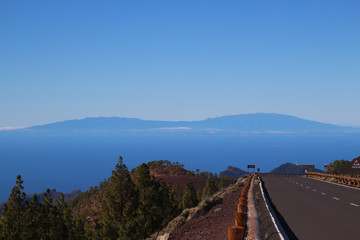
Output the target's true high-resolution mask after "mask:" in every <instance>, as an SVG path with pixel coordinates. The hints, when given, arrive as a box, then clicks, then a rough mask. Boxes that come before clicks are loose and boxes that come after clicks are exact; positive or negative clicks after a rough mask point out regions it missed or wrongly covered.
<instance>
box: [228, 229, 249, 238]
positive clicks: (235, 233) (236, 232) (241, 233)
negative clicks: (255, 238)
mask: <svg viewBox="0 0 360 240" xmlns="http://www.w3.org/2000/svg"><path fill="white" fill-rule="evenodd" d="M244 237H245V229H244V228H243V227H235V226H232V227H228V240H243V239H244Z"/></svg>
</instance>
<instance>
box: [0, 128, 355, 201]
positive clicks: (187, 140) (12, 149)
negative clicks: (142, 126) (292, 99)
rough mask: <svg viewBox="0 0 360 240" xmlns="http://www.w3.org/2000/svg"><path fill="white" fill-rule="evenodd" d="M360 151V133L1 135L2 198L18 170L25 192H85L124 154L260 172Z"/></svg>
mask: <svg viewBox="0 0 360 240" xmlns="http://www.w3.org/2000/svg"><path fill="white" fill-rule="evenodd" d="M359 155H360V135H359V134H339V135H277V134H267V135H262V134H258V135H257V134H252V135H236V136H235V135H234V136H221V135H211V134H209V135H202V136H196V135H191V136H188V135H168V136H167V135H161V136H103V135H100V136H96V135H94V136H91V135H90V136H73V135H72V136H51V135H43V136H33V135H31V134H30V135H24V136H21V135H15V136H11V135H0V183H1V184H0V202H5V201H7V199H8V197H9V194H10V192H11V189H12V188H13V187H14V186H15V182H16V176H17V175H18V174H21V176H22V179H23V181H24V184H23V185H24V187H25V188H24V191H25V192H26V193H27V194H33V193H40V192H44V191H45V190H46V189H47V188H50V189H56V191H59V192H65V193H68V192H71V191H73V190H76V189H80V190H81V191H86V190H87V189H88V188H89V187H91V186H98V185H99V183H100V182H101V181H104V180H105V179H108V178H109V177H110V176H111V172H112V170H113V169H114V168H115V165H116V163H117V162H118V158H119V156H122V157H123V159H124V163H125V164H126V165H127V167H128V168H129V170H131V169H132V168H134V167H136V166H138V165H139V164H141V163H144V162H145V163H146V162H149V161H153V160H169V161H172V162H179V163H181V164H184V167H185V168H186V169H189V170H196V169H199V170H200V171H210V172H214V173H217V174H219V173H220V172H221V171H223V170H225V169H226V168H227V166H235V167H238V168H240V169H242V170H247V165H255V166H256V170H257V168H259V169H260V171H261V172H267V171H271V170H272V169H274V168H276V167H278V166H280V165H281V164H284V163H288V162H290V163H294V164H314V165H315V167H316V168H319V169H323V166H324V164H328V163H330V162H332V161H334V160H341V159H346V160H352V159H353V158H355V157H358V156H359Z"/></svg>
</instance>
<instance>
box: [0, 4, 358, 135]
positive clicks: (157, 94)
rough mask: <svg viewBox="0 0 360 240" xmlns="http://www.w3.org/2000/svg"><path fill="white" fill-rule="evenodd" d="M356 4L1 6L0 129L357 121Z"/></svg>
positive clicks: (352, 123) (342, 122) (348, 123)
mask: <svg viewBox="0 0 360 240" xmlns="http://www.w3.org/2000/svg"><path fill="white" fill-rule="evenodd" d="M359 12H360V1H350V0H349V1H331V0H324V1H320V0H319V1H317V0H315V1H314V0H311V1H304V0H301V1H280V0H274V1H265V0H264V1H260V0H259V1H250V0H249V1H209V0H207V1H194V0H192V1H184V0H182V1H168V0H167V1H158V0H156V1H155V0H154V1H136V0H132V1H110V0H107V1H92V0H83V1H81V0H77V1H73V0H71V1H70V0H69V1H66V0H62V1H48V0H44V1H39V0H35V1H28V0H26V1H25V0H24V1H21V0H16V1H13V0H2V1H1V2H0V128H4V127H8V126H30V125H37V124H44V123H49V122H55V121H60V120H67V119H77V118H85V117H90V116H120V117H139V118H142V119H156V120H199V119H205V118H207V117H215V116H221V115H229V114H239V113H253V112H275V113H282V114H290V115H295V116H299V117H302V118H306V119H311V120H317V121H323V122H329V123H336V124H342V125H358V126H360V111H359V106H360V96H359V90H360V30H359V26H360V14H359Z"/></svg>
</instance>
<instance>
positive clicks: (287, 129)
mask: <svg viewBox="0 0 360 240" xmlns="http://www.w3.org/2000/svg"><path fill="white" fill-rule="evenodd" d="M17 131H31V132H73V133H75V132H92V133H118V132H121V133H130V134H135V133H136V134H139V133H143V132H147V133H149V132H150V133H162V134H163V133H168V132H172V133H174V132H176V133H180V132H181V133H182V134H184V133H186V134H187V133H196V134H199V133H201V134H203V133H205V134H299V133H300V134H302V133H304V134H309V133H310V134H312V133H345V132H360V129H359V128H353V127H343V126H338V125H334V124H328V123H321V122H316V121H311V120H305V119H302V118H298V117H294V116H290V115H283V114H276V113H251V114H238V115H228V116H220V117H215V118H208V119H205V120H200V121H159V120H142V119H139V118H124V117H89V118H84V119H80V120H67V121H62V122H55V123H50V124H45V125H40V126H34V127H30V128H26V129H21V130H17Z"/></svg>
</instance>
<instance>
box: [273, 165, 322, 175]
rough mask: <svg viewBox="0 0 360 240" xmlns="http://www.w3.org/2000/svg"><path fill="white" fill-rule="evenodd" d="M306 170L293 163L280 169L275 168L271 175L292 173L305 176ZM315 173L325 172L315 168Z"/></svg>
mask: <svg viewBox="0 0 360 240" xmlns="http://www.w3.org/2000/svg"><path fill="white" fill-rule="evenodd" d="M305 169H306V168H302V167H301V166H300V165H296V164H293V163H285V164H282V165H280V166H279V167H277V168H275V169H274V170H272V171H271V173H292V174H305ZM312 171H313V172H324V171H322V170H320V169H317V168H314V169H313V170H312Z"/></svg>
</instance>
